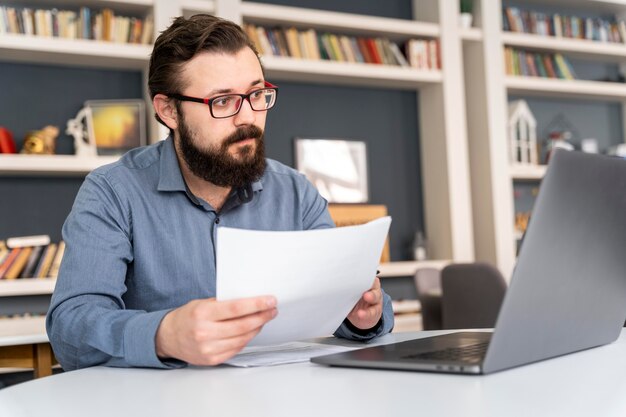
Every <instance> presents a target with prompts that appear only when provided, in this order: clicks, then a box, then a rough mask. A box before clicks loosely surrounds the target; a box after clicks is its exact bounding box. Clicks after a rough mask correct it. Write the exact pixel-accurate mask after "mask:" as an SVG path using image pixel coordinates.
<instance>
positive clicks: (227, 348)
mask: <svg viewBox="0 0 626 417" xmlns="http://www.w3.org/2000/svg"><path fill="white" fill-rule="evenodd" d="M260 330H261V329H260V328H259V329H257V330H254V331H252V332H249V333H247V334H245V335H241V336H237V337H233V338H229V339H222V340H218V341H214V342H212V343H211V344H207V345H206V346H205V347H204V348H203V349H202V350H201V352H200V354H199V355H198V356H197V357H196V358H194V360H193V361H190V363H191V364H193V365H205V366H206V365H209V366H213V365H219V364H221V363H223V362H225V361H227V360H228V359H230V358H232V357H233V356H235V355H236V354H237V353H239V352H240V351H241V349H243V348H244V347H245V346H246V345H247V344H248V343H249V342H250V340H252V338H254V336H256V335H257V334H258V333H259V331H260Z"/></svg>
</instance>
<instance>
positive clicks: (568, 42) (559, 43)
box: [502, 32, 626, 62]
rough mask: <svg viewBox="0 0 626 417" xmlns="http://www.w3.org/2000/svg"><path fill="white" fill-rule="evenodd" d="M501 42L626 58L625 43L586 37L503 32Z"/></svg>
mask: <svg viewBox="0 0 626 417" xmlns="http://www.w3.org/2000/svg"><path fill="white" fill-rule="evenodd" d="M502 43H504V44H505V45H508V46H515V47H521V48H524V49H531V50H541V51H550V52H561V53H566V54H567V55H568V56H570V57H575V58H586V59H597V60H602V61H613V62H620V61H623V60H624V58H626V44H623V43H615V42H599V41H590V40H586V39H570V38H557V37H554V36H542V35H535V34H532V33H516V32H503V33H502Z"/></svg>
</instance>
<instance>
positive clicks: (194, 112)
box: [176, 48, 267, 187]
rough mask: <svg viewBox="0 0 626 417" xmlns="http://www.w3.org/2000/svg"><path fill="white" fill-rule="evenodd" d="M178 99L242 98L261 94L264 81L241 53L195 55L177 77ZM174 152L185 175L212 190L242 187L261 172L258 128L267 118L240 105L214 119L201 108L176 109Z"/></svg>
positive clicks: (182, 105)
mask: <svg viewBox="0 0 626 417" xmlns="http://www.w3.org/2000/svg"><path fill="white" fill-rule="evenodd" d="M181 75H182V77H184V80H185V81H186V87H185V88H184V90H183V91H182V92H181V94H183V95H188V96H193V97H202V98H209V99H211V98H213V97H216V96H220V95H224V94H248V93H249V92H251V91H253V90H256V89H259V88H263V87H264V78H263V73H262V71H261V66H260V65H259V61H258V59H257V58H256V56H255V54H254V53H253V52H252V50H250V49H249V48H244V49H242V50H241V51H239V52H237V53H236V54H224V53H207V52H205V53H201V54H199V55H198V56H196V57H194V58H193V59H192V60H191V61H189V62H188V63H187V64H186V65H185V66H184V69H183V71H182V74H181ZM177 107H178V110H179V113H178V120H177V122H178V127H177V129H176V133H177V152H178V153H179V156H180V157H182V159H183V161H184V162H185V164H186V165H187V166H188V167H189V169H190V170H191V172H192V173H193V174H194V175H196V176H198V177H200V178H203V179H205V180H206V181H209V182H211V183H213V184H215V185H219V186H223V187H228V186H230V187H243V186H245V185H246V184H249V183H250V182H253V181H255V180H257V179H258V178H260V176H261V175H262V174H263V171H264V170H265V149H264V148H265V146H264V142H263V128H264V127H265V117H266V115H267V112H264V111H262V112H258V111H253V110H252V109H251V107H250V103H249V102H248V101H246V100H244V102H243V104H242V106H241V110H240V111H239V113H237V114H236V115H235V116H232V117H229V118H225V119H215V118H213V117H212V116H211V113H210V112H209V108H208V106H207V105H205V104H201V103H190V102H180V103H179V104H178V106H177Z"/></svg>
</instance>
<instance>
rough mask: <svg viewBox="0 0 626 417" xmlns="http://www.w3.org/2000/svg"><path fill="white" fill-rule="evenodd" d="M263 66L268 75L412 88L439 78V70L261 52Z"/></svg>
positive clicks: (327, 81) (277, 77) (300, 79)
mask: <svg viewBox="0 0 626 417" xmlns="http://www.w3.org/2000/svg"><path fill="white" fill-rule="evenodd" d="M261 61H262V62H263V66H264V67H265V70H266V72H267V74H268V77H269V78H270V79H272V78H274V79H279V80H288V81H303V82H314V83H322V84H341V85H347V84H350V85H358V86H366V87H381V88H397V89H408V90H415V89H417V88H419V87H421V86H425V85H432V84H438V83H441V82H442V79H443V77H442V75H441V71H418V70H416V69H414V68H408V67H399V66H398V67H394V66H390V65H375V64H362V63H348V62H335V61H318V60H307V59H297V58H288V57H276V56H263V57H262V58H261Z"/></svg>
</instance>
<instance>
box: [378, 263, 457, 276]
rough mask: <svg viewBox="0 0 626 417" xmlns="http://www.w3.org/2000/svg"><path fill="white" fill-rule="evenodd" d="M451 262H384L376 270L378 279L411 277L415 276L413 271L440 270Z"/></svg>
mask: <svg viewBox="0 0 626 417" xmlns="http://www.w3.org/2000/svg"><path fill="white" fill-rule="evenodd" d="M451 262H452V261H449V260H432V261H400V262H385V263H382V264H380V265H379V266H378V270H379V271H380V273H379V274H378V277H379V278H389V277H408V276H413V275H415V271H417V270H418V269H420V268H436V269H442V268H443V267H445V266H446V265H448V264H450V263H451Z"/></svg>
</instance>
